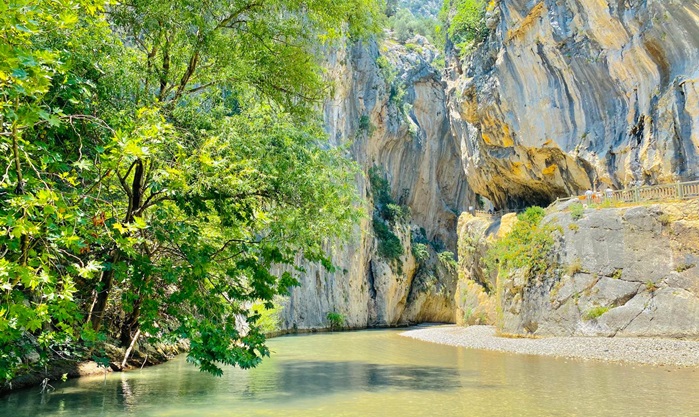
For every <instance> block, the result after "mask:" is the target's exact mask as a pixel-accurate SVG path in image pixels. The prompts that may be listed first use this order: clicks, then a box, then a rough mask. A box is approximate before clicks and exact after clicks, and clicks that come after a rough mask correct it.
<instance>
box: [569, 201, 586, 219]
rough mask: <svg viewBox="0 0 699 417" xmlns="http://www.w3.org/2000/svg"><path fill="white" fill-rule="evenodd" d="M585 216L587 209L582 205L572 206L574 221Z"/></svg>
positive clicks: (571, 211)
mask: <svg viewBox="0 0 699 417" xmlns="http://www.w3.org/2000/svg"><path fill="white" fill-rule="evenodd" d="M584 214H585V208H584V207H583V205H582V204H580V203H576V204H573V205H572V206H570V216H571V217H572V218H573V220H580V219H582V217H583V215H584Z"/></svg>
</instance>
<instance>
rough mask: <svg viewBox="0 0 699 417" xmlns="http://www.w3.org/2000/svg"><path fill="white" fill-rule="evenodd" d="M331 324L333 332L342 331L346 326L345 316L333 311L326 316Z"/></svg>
mask: <svg viewBox="0 0 699 417" xmlns="http://www.w3.org/2000/svg"><path fill="white" fill-rule="evenodd" d="M325 317H326V318H327V319H328V322H329V323H330V329H331V330H337V329H341V328H343V327H344V326H345V316H343V315H342V314H340V313H337V312H334V311H331V312H329V313H328V314H327V316H325Z"/></svg>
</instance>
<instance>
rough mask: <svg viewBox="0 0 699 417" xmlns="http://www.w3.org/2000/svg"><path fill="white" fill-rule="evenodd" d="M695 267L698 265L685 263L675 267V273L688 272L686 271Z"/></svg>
mask: <svg viewBox="0 0 699 417" xmlns="http://www.w3.org/2000/svg"><path fill="white" fill-rule="evenodd" d="M695 266H696V264H692V263H685V262H683V263H681V264H679V265H677V267H675V271H677V272H684V271H686V270H688V269H692V268H694V267H695Z"/></svg>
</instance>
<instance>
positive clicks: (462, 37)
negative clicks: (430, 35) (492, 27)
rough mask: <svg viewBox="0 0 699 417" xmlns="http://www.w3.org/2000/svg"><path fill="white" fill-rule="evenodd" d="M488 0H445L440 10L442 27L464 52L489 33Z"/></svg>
mask: <svg viewBox="0 0 699 417" xmlns="http://www.w3.org/2000/svg"><path fill="white" fill-rule="evenodd" d="M487 7H488V3H487V2H486V0H444V5H443V7H442V10H441V12H440V20H441V22H442V25H443V26H442V27H446V28H448V29H447V32H446V33H447V35H448V36H449V39H451V41H452V42H453V43H454V45H455V46H456V47H457V48H458V49H459V50H460V51H461V52H462V54H463V53H466V52H468V51H469V50H470V49H471V47H472V46H473V45H474V44H475V43H478V42H480V41H482V40H483V39H485V38H486V36H487V35H488V27H487V26H486V24H485V15H486V10H487Z"/></svg>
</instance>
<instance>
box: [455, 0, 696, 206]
mask: <svg viewBox="0 0 699 417" xmlns="http://www.w3.org/2000/svg"><path fill="white" fill-rule="evenodd" d="M494 5H495V11H494V12H493V13H491V16H490V18H489V19H488V22H489V23H488V25H489V27H491V28H492V31H491V33H490V35H489V37H488V39H487V40H486V41H485V42H483V43H482V44H480V45H479V47H478V48H477V50H476V51H475V53H473V54H471V55H470V56H468V57H467V58H465V59H462V60H460V59H457V58H456V52H455V51H451V54H450V56H451V57H452V58H451V60H450V62H449V63H448V70H447V73H448V75H449V77H448V82H449V100H450V111H451V114H452V117H451V119H452V124H453V126H454V127H453V128H454V131H455V132H456V133H457V135H458V137H459V138H460V139H461V141H462V147H463V148H464V152H463V159H464V164H465V167H466V172H467V176H468V179H469V183H470V185H471V186H472V188H473V189H474V191H475V192H477V193H479V194H481V195H484V196H486V197H488V198H490V199H492V200H493V201H495V202H496V203H497V205H498V206H504V205H505V204H506V203H507V202H510V203H521V202H523V203H528V204H532V203H539V204H541V203H542V202H549V201H552V200H553V199H555V198H556V197H561V196H568V195H571V194H580V193H581V192H584V191H585V190H586V189H588V188H590V187H593V186H594V185H595V184H598V185H599V187H598V189H604V188H606V186H607V185H611V186H612V187H613V188H617V189H618V188H621V187H622V186H626V185H628V184H629V183H630V182H632V181H633V182H641V183H648V184H653V183H657V182H673V181H676V180H677V179H695V178H697V175H699V170H697V167H698V166H699V152H697V143H699V77H698V76H699V3H698V2H696V1H693V0H691V1H690V0H686V1H680V0H668V1H665V0H648V1H580V0H555V1H554V0H530V1H521V0H496V1H495V2H494Z"/></svg>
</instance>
